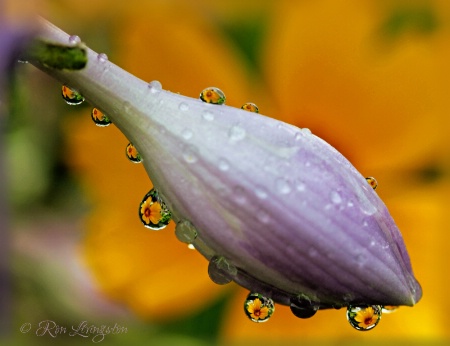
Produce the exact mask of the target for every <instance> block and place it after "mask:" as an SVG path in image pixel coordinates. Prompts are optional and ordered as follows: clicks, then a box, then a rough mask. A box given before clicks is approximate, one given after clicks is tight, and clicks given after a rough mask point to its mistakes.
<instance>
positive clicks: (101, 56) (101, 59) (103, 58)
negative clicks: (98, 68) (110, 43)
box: [97, 53, 108, 63]
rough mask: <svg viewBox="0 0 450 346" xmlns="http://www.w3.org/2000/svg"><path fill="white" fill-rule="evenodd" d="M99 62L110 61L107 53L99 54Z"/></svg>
mask: <svg viewBox="0 0 450 346" xmlns="http://www.w3.org/2000/svg"><path fill="white" fill-rule="evenodd" d="M97 60H98V61H99V62H102V63H103V62H107V61H108V56H107V55H106V54H105V53H98V55H97Z"/></svg>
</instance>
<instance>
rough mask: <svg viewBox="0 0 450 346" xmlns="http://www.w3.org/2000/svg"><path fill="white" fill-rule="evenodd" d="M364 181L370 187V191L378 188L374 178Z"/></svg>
mask: <svg viewBox="0 0 450 346" xmlns="http://www.w3.org/2000/svg"><path fill="white" fill-rule="evenodd" d="M366 180H367V182H368V183H369V185H370V186H371V187H372V189H374V190H376V188H377V187H378V181H377V180H376V179H375V178H374V177H367V178H366Z"/></svg>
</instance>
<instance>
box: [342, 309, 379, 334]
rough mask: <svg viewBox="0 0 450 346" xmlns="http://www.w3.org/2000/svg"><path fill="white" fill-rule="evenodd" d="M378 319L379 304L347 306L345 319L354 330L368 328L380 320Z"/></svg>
mask: <svg viewBox="0 0 450 346" xmlns="http://www.w3.org/2000/svg"><path fill="white" fill-rule="evenodd" d="M380 319H381V306H380V305H359V306H352V305H350V306H349V307H348V308H347V320H348V321H349V322H350V325H351V326H352V327H353V328H355V329H356V330H361V331H365V330H370V329H372V328H374V327H375V326H376V325H377V324H378V322H380Z"/></svg>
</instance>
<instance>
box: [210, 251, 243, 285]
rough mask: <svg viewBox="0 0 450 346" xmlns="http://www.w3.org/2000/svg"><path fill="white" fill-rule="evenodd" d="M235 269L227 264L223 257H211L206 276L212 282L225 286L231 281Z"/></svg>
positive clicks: (235, 271) (235, 272)
mask: <svg viewBox="0 0 450 346" xmlns="http://www.w3.org/2000/svg"><path fill="white" fill-rule="evenodd" d="M236 274H237V268H236V267H235V266H234V265H232V264H231V263H229V262H228V261H227V260H226V259H225V257H223V256H213V257H212V258H211V260H210V261H209V264H208V275H209V278H210V279H211V280H212V282H214V283H216V284H218V285H226V284H228V283H230V282H231V281H233V279H232V277H233V276H235V275H236Z"/></svg>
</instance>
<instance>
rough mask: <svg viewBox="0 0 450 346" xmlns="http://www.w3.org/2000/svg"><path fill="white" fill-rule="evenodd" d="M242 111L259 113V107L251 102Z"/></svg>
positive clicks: (245, 104)
mask: <svg viewBox="0 0 450 346" xmlns="http://www.w3.org/2000/svg"><path fill="white" fill-rule="evenodd" d="M241 109H243V110H244V111H247V112H253V113H259V108H258V106H257V105H255V104H254V103H251V102H247V103H244V104H243V105H242V107H241Z"/></svg>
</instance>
